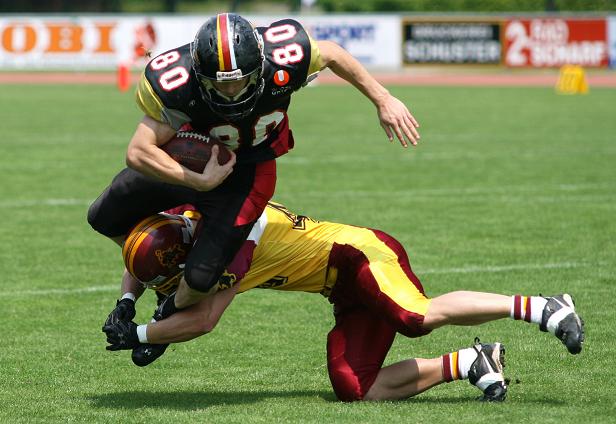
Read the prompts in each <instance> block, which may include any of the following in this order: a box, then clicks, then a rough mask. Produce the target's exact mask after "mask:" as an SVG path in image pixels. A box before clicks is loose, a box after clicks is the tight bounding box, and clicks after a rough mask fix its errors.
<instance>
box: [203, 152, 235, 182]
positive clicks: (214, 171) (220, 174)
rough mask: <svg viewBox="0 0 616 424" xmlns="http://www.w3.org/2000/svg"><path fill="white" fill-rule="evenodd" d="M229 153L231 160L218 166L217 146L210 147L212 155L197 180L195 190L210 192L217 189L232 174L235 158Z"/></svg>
mask: <svg viewBox="0 0 616 424" xmlns="http://www.w3.org/2000/svg"><path fill="white" fill-rule="evenodd" d="M229 153H231V159H229V162H227V163H225V164H224V165H219V164H218V146H217V145H214V146H212V155H211V156H210V160H208V161H207V164H206V165H205V169H203V173H202V174H201V176H200V178H199V183H198V186H197V190H199V191H210V190H213V189H215V188H216V187H218V186H219V185H220V184H221V183H222V182H223V181H224V180H225V178H227V177H228V176H229V175H231V172H233V166H234V165H235V161H236V156H235V153H233V152H232V151H229Z"/></svg>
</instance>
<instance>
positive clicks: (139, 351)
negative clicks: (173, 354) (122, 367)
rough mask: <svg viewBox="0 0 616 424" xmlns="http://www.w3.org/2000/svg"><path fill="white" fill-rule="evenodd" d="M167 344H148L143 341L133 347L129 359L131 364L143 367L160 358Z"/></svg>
mask: <svg viewBox="0 0 616 424" xmlns="http://www.w3.org/2000/svg"><path fill="white" fill-rule="evenodd" d="M167 347H169V344H149V343H144V344H142V345H140V346H137V347H136V348H134V349H133V353H132V355H131V359H132V360H133V364H135V365H137V366H138V367H145V366H147V365H150V364H151V363H152V362H154V361H156V360H157V359H158V358H160V357H161V356H162V355H163V353H165V350H167Z"/></svg>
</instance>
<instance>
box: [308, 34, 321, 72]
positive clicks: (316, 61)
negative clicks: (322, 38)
mask: <svg viewBox="0 0 616 424" xmlns="http://www.w3.org/2000/svg"><path fill="white" fill-rule="evenodd" d="M308 39H309V40H310V65H309V66H308V76H307V78H306V80H307V82H310V81H311V80H313V79H314V78H316V77H317V75H318V74H319V72H320V71H321V69H323V60H322V59H321V51H320V50H319V44H318V43H317V42H316V40H314V39H313V38H312V37H311V36H310V35H308Z"/></svg>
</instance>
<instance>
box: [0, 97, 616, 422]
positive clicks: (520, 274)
mask: <svg viewBox="0 0 616 424" xmlns="http://www.w3.org/2000/svg"><path fill="white" fill-rule="evenodd" d="M0 90H1V91H2V94H1V97H0V116H1V117H2V118H1V119H2V139H1V140H0V171H1V173H2V184H1V186H0V187H1V188H0V190H1V196H0V213H2V215H3V219H2V220H1V222H0V234H2V237H1V240H2V243H0V261H1V262H0V265H1V268H0V269H1V270H2V278H1V280H0V288H1V290H0V305H1V306H0V311H1V315H0V316H1V317H2V324H3V325H2V330H1V334H2V339H1V340H2V348H1V349H0V422H5V423H9V422H11V423H12V422H148V423H149V422H207V423H214V422H219V423H253V422H267V423H269V422H318V423H328V422H337V423H338V422H340V423H368V422H374V423H382V422H396V423H400V422H415V423H445V422H460V423H464V422H473V423H482V422H486V423H488V422H490V423H494V422H521V421H523V420H525V421H526V420H528V421H530V420H532V421H536V422H541V423H557V422H558V423H563V422H566V423H580V422H589V423H590V422H592V423H597V422H614V421H613V420H614V417H615V416H616V388H615V385H614V380H615V379H616V373H615V371H614V370H615V369H616V361H615V360H614V359H613V358H614V340H615V330H614V324H613V323H614V314H615V312H614V310H615V306H616V305H615V302H614V297H615V291H616V288H615V287H616V278H615V275H616V261H615V259H616V219H615V218H616V119H615V114H614V112H615V105H616V91H614V90H601V89H594V90H592V92H591V93H590V94H589V95H587V96H574V97H567V96H558V95H556V94H554V93H553V92H552V90H550V89H547V88H486V89H480V88H473V89H466V88H437V87H424V88H418V87H392V88H391V90H392V92H393V93H394V94H395V95H397V96H399V97H400V98H401V99H403V100H404V101H405V102H407V103H408V104H409V105H410V106H411V108H412V110H413V112H414V114H415V116H416V117H417V119H418V120H419V121H420V123H421V125H422V128H421V133H422V142H421V145H420V147H417V148H414V149H412V148H409V149H408V150H403V149H402V148H401V147H400V146H399V145H396V144H393V145H390V144H389V143H388V142H387V141H386V139H385V137H384V135H383V134H382V130H381V129H380V127H379V125H378V122H377V121H376V116H375V113H374V110H373V108H372V106H371V105H370V104H369V103H368V102H367V101H365V100H364V99H362V97H361V95H359V94H357V93H356V92H355V91H354V90H352V89H350V88H345V87H324V86H321V87H315V88H310V89H305V90H303V92H301V93H298V94H297V95H296V98H295V101H294V104H293V106H292V108H291V111H290V115H291V122H292V128H293V129H294V134H295V139H296V148H295V149H294V151H292V152H291V153H290V154H289V155H288V156H287V157H284V158H282V159H280V160H279V183H278V187H277V191H276V196H275V198H276V199H277V200H278V201H280V202H283V203H285V204H286V205H287V206H288V207H289V208H290V209H291V210H294V211H297V212H301V213H304V214H309V215H311V216H313V217H315V218H319V219H322V220H335V221H342V222H346V223H352V224H358V225H364V226H370V227H373V228H379V229H382V230H385V231H387V232H389V233H391V234H392V235H394V236H396V237H397V238H398V239H399V240H400V241H401V242H402V243H403V244H404V245H405V246H407V247H408V251H409V254H410V258H411V263H412V264H413V267H414V270H415V271H416V273H417V274H418V276H419V277H420V278H421V279H422V282H423V284H424V286H425V287H426V290H427V292H428V294H429V295H432V296H434V295H438V294H440V293H444V292H446V291H450V290H454V289H461V288H465V289H472V290H486V291H487V290H489V291H497V292H502V293H505V294H514V293H525V294H537V293H543V294H552V293H559V292H562V291H567V292H570V293H572V294H573V295H574V296H575V297H576V300H577V304H578V310H579V311H580V313H581V315H582V316H583V317H584V318H585V320H586V328H587V343H586V345H585V350H584V351H583V352H582V354H581V355H579V356H576V357H574V356H570V355H568V354H567V353H566V350H565V348H564V347H563V346H561V345H560V343H559V342H558V341H557V340H555V339H553V338H552V337H551V336H548V335H546V334H545V333H540V332H539V331H538V330H537V329H536V328H535V327H534V326H530V325H528V324H524V323H519V322H513V321H511V320H502V321H499V322H496V323H490V324H486V325H483V326H481V327H475V328H464V327H451V328H445V329H441V330H439V331H435V332H434V333H433V334H432V335H430V336H428V337H425V338H422V339H416V340H410V339H405V338H403V337H399V338H397V339H396V342H395V343H394V346H393V348H392V350H391V352H390V355H389V356H388V359H387V361H386V363H392V362H395V361H398V360H402V359H406V358H409V357H414V356H418V357H433V356H437V355H440V354H442V353H445V352H448V351H451V350H454V349H457V348H460V347H464V346H468V345H470V344H471V343H472V341H473V338H474V337H475V336H480V337H481V338H482V339H483V340H485V341H491V340H496V339H497V340H500V341H502V342H503V343H504V344H505V346H506V347H507V369H506V373H507V375H508V377H509V378H511V379H512V384H511V386H510V390H509V396H508V399H507V401H506V402H505V403H503V404H480V403H478V402H476V401H475V400H474V398H475V397H476V396H477V395H478V394H479V392H478V391H477V389H476V388H474V387H471V386H470V385H469V384H468V383H467V382H456V383H452V384H447V385H441V386H439V387H437V388H435V389H433V390H431V391H429V392H426V393H424V394H422V395H420V396H418V397H416V398H414V399H411V400H408V401H404V402H382V403H365V404H361V403H357V404H343V403H340V402H337V401H336V399H335V397H334V395H333V393H332V391H331V388H330V385H329V380H328V377H327V369H326V364H325V339H326V334H327V332H328V331H329V329H330V328H331V325H332V323H333V318H332V316H331V308H330V306H329V304H328V303H327V301H326V300H325V299H323V298H322V297H321V296H319V295H308V294H301V293H277V292H272V291H257V290H253V291H251V292H248V293H246V294H244V295H241V296H240V297H239V298H237V299H236V301H235V302H234V304H233V305H231V307H230V309H229V310H228V311H227V313H226V315H225V316H224V317H223V319H222V321H221V323H220V324H219V327H218V328H217V329H216V331H214V332H213V333H212V334H210V335H207V336H205V337H203V338H201V339H199V340H196V341H193V342H189V343H184V344H179V345H175V346H173V347H172V348H171V349H170V350H168V351H167V354H166V355H165V356H164V357H163V358H161V359H160V360H159V361H157V362H156V363H154V364H153V365H151V366H150V367H147V368H145V369H139V368H137V367H135V366H133V365H132V363H131V362H130V358H129V354H128V353H127V352H121V353H110V352H106V351H105V349H104V346H105V340H104V335H103V333H101V331H100V327H101V325H102V322H103V321H104V319H105V317H106V315H107V313H108V312H109V311H110V310H111V309H112V307H113V305H114V302H115V298H116V296H117V293H118V286H119V279H120V275H121V255H120V252H119V250H118V249H117V248H116V247H114V245H113V244H112V243H111V242H109V241H107V240H105V239H104V238H103V237H102V236H99V235H97V234H96V233H95V232H94V231H92V230H91V229H90V228H89V226H88V224H87V222H86V220H85V215H86V211H87V207H88V205H89V203H90V202H91V201H92V200H93V199H94V198H95V197H96V196H97V195H98V194H99V193H100V192H101V191H102V189H103V188H104V187H105V186H106V185H107V184H108V183H109V181H110V180H111V178H112V177H113V175H114V174H115V173H116V172H117V171H119V170H120V169H121V168H122V167H123V163H124V152H125V148H126V144H127V142H128V139H129V137H130V135H131V134H132V131H133V129H134V126H135V123H136V121H137V120H138V118H139V112H138V110H137V108H136V106H135V105H134V102H133V101H132V95H131V94H120V93H118V92H116V91H115V90H114V89H112V88H111V87H103V86H91V87H88V86H2V87H0ZM138 308H139V311H138V317H137V318H138V321H140V322H144V321H146V320H147V319H148V318H149V316H150V314H151V312H152V309H153V296H152V295H151V294H150V293H148V294H147V295H146V296H145V297H144V299H143V300H142V301H140V303H139V304H138ZM497 420H498V421H497Z"/></svg>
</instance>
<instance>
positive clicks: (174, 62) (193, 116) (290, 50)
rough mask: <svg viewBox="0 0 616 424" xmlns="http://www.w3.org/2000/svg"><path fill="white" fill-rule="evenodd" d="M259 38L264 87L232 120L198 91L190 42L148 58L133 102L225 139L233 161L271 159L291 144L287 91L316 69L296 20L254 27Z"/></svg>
mask: <svg viewBox="0 0 616 424" xmlns="http://www.w3.org/2000/svg"><path fill="white" fill-rule="evenodd" d="M257 31H258V32H259V34H260V35H261V36H262V37H263V46H264V55H265V62H264V70H263V79H264V83H265V85H264V89H263V94H262V95H261V97H260V98H259V100H258V101H257V104H256V106H255V108H254V110H253V111H252V112H251V113H250V114H249V115H248V116H246V117H245V118H242V119H241V120H238V121H228V120H225V118H223V117H221V116H220V115H218V114H216V113H215V112H213V111H212V110H211V109H210V107H209V106H208V104H207V103H206V102H205V101H204V100H203V98H202V96H201V88H200V86H199V83H198V80H197V77H196V75H195V73H194V71H193V68H192V58H191V55H190V46H191V45H190V44H185V45H183V46H181V47H178V48H177V49H173V50H169V51H167V52H165V53H162V54H160V55H159V56H157V57H155V58H154V59H152V60H151V61H150V63H148V65H147V66H146V69H145V71H144V73H143V75H142V76H141V81H140V82H139V87H138V88H137V93H136V97H137V104H138V105H139V107H141V109H142V110H143V111H144V112H145V113H146V114H147V115H149V116H151V117H152V118H154V119H156V120H158V121H161V122H165V123H167V124H169V125H170V126H171V127H173V128H175V129H176V130H179V129H180V128H182V127H183V126H185V125H187V124H189V125H190V126H191V127H192V128H193V129H195V130H198V131H202V132H205V133H207V134H209V135H210V137H212V138H215V139H217V140H220V141H222V142H223V143H225V144H226V145H227V146H228V147H229V148H230V149H232V150H234V151H235V153H236V154H237V160H238V162H239V163H249V162H262V161H265V160H270V159H273V158H276V157H278V156H280V155H282V154H284V153H286V152H287V151H288V150H289V149H290V148H292V147H293V138H292V135H291V133H290V131H289V125H288V118H287V109H288V107H289V103H290V101H291V94H292V93H293V92H294V91H297V90H299V89H300V88H301V87H303V86H304V85H305V84H306V83H307V82H308V81H309V80H310V79H312V78H314V76H316V74H317V73H318V71H319V70H320V68H321V60H320V55H319V50H318V47H317V45H316V43H315V42H314V41H313V40H311V38H310V37H309V36H308V34H307V33H306V31H305V30H304V28H303V27H302V25H301V24H300V23H299V22H296V21H294V20H292V19H284V20H281V21H277V22H274V23H273V24H271V25H270V26H269V27H259V28H257Z"/></svg>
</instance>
